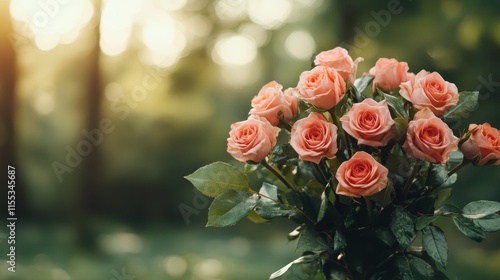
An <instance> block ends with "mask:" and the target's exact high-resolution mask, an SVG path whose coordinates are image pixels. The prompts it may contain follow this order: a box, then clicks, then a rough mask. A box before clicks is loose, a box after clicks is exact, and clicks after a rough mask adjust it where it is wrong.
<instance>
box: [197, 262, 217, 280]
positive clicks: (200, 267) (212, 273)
mask: <svg viewBox="0 0 500 280" xmlns="http://www.w3.org/2000/svg"><path fill="white" fill-rule="evenodd" d="M195 273H196V275H197V276H198V279H212V278H215V277H218V276H219V275H220V274H221V273H222V263H221V262H220V261H218V260H215V259H206V260H203V261H201V262H200V263H199V264H197V265H196V267H195Z"/></svg>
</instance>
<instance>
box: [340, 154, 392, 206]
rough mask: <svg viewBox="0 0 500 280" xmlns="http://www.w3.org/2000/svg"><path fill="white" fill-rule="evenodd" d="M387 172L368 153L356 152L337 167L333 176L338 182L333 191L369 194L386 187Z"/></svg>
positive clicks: (360, 194)
mask: <svg viewBox="0 0 500 280" xmlns="http://www.w3.org/2000/svg"><path fill="white" fill-rule="evenodd" d="M388 173H389V170H388V169H387V168H385V167H384V166H383V165H382V164H380V163H378V162H377V161H376V160H375V159H374V158H373V157H372V156H371V155H370V154H368V153H366V152H363V151H360V152H356V153H355V154H354V155H353V156H352V157H351V158H350V159H349V160H348V161H344V162H343V163H342V164H341V165H340V166H339V168H338V169H337V173H336V174H335V178H336V179H337V181H338V182H339V183H338V185H337V189H336V190H335V192H336V193H337V194H341V195H346V196H351V197H362V196H370V195H372V194H375V193H378V192H379V191H381V190H383V189H384V188H385V187H387V183H388V179H387V174H388Z"/></svg>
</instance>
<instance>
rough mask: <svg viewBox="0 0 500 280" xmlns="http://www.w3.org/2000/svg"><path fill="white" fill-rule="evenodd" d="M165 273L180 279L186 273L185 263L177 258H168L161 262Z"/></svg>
mask: <svg viewBox="0 0 500 280" xmlns="http://www.w3.org/2000/svg"><path fill="white" fill-rule="evenodd" d="M163 265H164V268H165V271H167V273H168V274H170V276H173V277H175V278H178V277H181V276H183V275H184V274H185V273H186V270H187V262H186V260H185V259H184V258H182V257H179V256H168V257H166V258H165V261H164V262H163Z"/></svg>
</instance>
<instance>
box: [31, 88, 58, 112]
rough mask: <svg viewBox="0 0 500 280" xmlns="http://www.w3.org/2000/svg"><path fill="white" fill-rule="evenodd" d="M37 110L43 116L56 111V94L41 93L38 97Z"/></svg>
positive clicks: (36, 100)
mask: <svg viewBox="0 0 500 280" xmlns="http://www.w3.org/2000/svg"><path fill="white" fill-rule="evenodd" d="M34 106H35V110H36V111H37V112H38V113H40V114H41V115H48V114H50V113H52V111H54V107H55V106H54V94H53V93H50V92H41V93H40V94H37V95H36V99H35V105H34Z"/></svg>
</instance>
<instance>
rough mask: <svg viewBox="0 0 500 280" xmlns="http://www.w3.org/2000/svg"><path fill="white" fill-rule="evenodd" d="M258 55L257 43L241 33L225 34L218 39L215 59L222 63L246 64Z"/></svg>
mask: <svg viewBox="0 0 500 280" xmlns="http://www.w3.org/2000/svg"><path fill="white" fill-rule="evenodd" d="M256 56H257V44H256V43H255V41H254V40H252V39H251V38H249V37H247V36H244V35H240V34H224V35H222V36H221V37H220V38H218V39H217V40H216V43H215V46H214V48H213V50H212V58H213V60H214V61H215V62H216V63H218V64H220V65H245V64H248V63H250V62H252V60H254V59H255V57H256Z"/></svg>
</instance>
